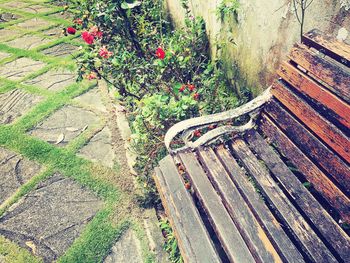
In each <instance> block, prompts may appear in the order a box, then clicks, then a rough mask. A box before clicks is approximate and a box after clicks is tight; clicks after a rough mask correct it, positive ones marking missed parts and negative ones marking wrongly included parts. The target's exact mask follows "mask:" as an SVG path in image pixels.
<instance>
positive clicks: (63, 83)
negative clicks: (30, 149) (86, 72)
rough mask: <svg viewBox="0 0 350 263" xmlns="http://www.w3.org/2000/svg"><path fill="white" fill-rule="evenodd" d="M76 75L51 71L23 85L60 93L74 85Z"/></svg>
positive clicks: (66, 71) (57, 70) (58, 70)
mask: <svg viewBox="0 0 350 263" xmlns="http://www.w3.org/2000/svg"><path fill="white" fill-rule="evenodd" d="M75 80H76V74H74V73H72V72H70V71H68V70H64V69H52V70H49V71H48V72H46V73H44V74H42V75H40V76H38V77H36V78H34V79H31V80H27V81H25V82H24V84H28V85H35V86H38V87H41V88H44V89H48V90H51V91H61V90H62V89H64V88H66V87H68V86H69V85H72V84H73V83H75Z"/></svg>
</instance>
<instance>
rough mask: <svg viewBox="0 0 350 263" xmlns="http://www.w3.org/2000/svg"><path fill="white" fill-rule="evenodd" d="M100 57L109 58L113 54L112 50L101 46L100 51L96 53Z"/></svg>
mask: <svg viewBox="0 0 350 263" xmlns="http://www.w3.org/2000/svg"><path fill="white" fill-rule="evenodd" d="M98 54H99V55H100V56H101V57H103V58H107V59H108V58H110V57H111V56H112V55H113V52H111V51H108V49H107V48H106V46H103V47H101V48H100V51H99V53H98Z"/></svg>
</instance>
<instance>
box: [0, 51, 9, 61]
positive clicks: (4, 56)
mask: <svg viewBox="0 0 350 263" xmlns="http://www.w3.org/2000/svg"><path fill="white" fill-rule="evenodd" d="M8 57H11V54H9V53H5V52H0V60H3V59H5V58H8Z"/></svg>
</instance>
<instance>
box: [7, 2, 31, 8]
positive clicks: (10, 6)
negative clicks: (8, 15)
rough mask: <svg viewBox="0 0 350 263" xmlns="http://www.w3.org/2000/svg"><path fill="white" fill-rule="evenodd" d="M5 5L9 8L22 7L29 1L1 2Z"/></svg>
mask: <svg viewBox="0 0 350 263" xmlns="http://www.w3.org/2000/svg"><path fill="white" fill-rule="evenodd" d="M1 5H2V6H4V7H7V8H18V9H21V8H22V7H24V6H26V5H28V4H27V3H24V2H21V1H12V2H7V3H4V4H1Z"/></svg>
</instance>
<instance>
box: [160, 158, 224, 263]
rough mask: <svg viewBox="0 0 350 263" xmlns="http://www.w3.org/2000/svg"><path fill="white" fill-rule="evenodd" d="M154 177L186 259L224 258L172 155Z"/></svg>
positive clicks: (164, 160) (214, 260)
mask: <svg viewBox="0 0 350 263" xmlns="http://www.w3.org/2000/svg"><path fill="white" fill-rule="evenodd" d="M160 167H161V170H160V169H157V170H156V175H155V179H156V180H155V181H156V183H157V188H158V190H159V192H160V193H161V196H163V198H162V201H163V204H164V206H165V208H166V210H167V214H168V216H169V217H170V218H171V219H172V222H173V224H172V226H173V227H174V229H175V233H176V234H177V235H178V238H177V240H178V243H179V247H180V250H181V253H182V256H183V257H184V260H185V262H189V263H192V262H198V263H201V262H221V260H220V258H219V256H218V254H217V252H216V250H215V247H214V245H213V242H212V240H211V238H210V236H209V234H208V232H207V230H206V228H205V226H204V224H203V222H202V220H201V217H200V215H199V213H198V210H197V209H196V207H195V205H194V203H193V200H192V197H191V196H190V194H189V193H188V192H187V190H186V189H185V187H184V185H183V182H182V180H181V178H180V175H179V174H178V173H177V167H176V166H175V164H174V162H173V160H172V158H171V157H170V156H167V157H165V158H164V159H163V160H162V161H161V162H160Z"/></svg>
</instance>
